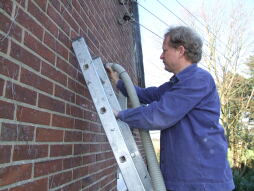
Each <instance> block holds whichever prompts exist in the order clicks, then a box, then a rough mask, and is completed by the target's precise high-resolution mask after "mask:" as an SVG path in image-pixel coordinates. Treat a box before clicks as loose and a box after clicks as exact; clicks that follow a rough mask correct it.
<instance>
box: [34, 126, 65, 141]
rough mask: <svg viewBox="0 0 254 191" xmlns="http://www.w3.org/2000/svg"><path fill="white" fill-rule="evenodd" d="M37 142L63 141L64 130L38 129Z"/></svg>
mask: <svg viewBox="0 0 254 191" xmlns="http://www.w3.org/2000/svg"><path fill="white" fill-rule="evenodd" d="M36 141H37V142H59V141H63V131H62V130H55V129H43V128H37V129H36Z"/></svg>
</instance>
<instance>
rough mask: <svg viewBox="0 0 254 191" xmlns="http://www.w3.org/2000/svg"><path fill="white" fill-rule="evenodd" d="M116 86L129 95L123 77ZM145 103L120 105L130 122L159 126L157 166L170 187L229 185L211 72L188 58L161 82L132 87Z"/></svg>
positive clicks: (194, 189) (214, 190)
mask: <svg viewBox="0 0 254 191" xmlns="http://www.w3.org/2000/svg"><path fill="white" fill-rule="evenodd" d="M117 88H118V89H119V90H121V92H122V93H123V94H125V95H127V92H126V90H125V87H124V84H123V82H122V81H121V80H119V81H118V83H117ZM135 88H136V92H137V95H138V97H139V100H140V102H141V103H143V104H148V105H146V106H140V107H138V108H132V109H127V110H123V111H120V112H119V114H118V118H119V119H120V120H122V121H124V122H126V123H127V124H128V125H129V126H130V127H132V128H140V129H146V130H161V138H160V149H161V151H160V167H161V171H162V174H163V177H164V181H165V184H166V188H167V189H169V190H174V191H230V190H232V189H233V188H234V182H233V178H232V172H231V169H230V167H229V163H228V160H227V148H228V145H227V141H226V138H225V134H224V129H223V127H222V126H221V125H220V124H219V118H220V100H219V96H218V93H217V89H216V85H215V82H214V80H213V78H212V76H211V74H210V73H208V72H207V71H205V70H203V69H201V68H199V67H198V66H197V64H192V65H190V66H189V67H187V68H185V69H184V70H183V71H181V72H179V73H178V74H176V75H174V76H173V77H172V78H171V79H170V81H169V82H166V83H164V84H162V85H161V86H159V87H150V88H139V87H135Z"/></svg>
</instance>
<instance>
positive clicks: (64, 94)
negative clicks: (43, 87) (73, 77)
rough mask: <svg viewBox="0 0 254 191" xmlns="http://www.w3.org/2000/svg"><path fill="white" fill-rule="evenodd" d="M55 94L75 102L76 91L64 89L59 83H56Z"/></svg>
mask: <svg viewBox="0 0 254 191" xmlns="http://www.w3.org/2000/svg"><path fill="white" fill-rule="evenodd" d="M55 96H56V97H59V98H61V99H64V100H66V101H69V102H72V103H74V102H75V93H73V92H71V91H69V90H67V89H64V88H62V87H60V86H58V85H55Z"/></svg>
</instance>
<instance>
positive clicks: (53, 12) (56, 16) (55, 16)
mask: <svg viewBox="0 0 254 191" xmlns="http://www.w3.org/2000/svg"><path fill="white" fill-rule="evenodd" d="M47 14H48V15H49V16H50V17H51V19H52V20H53V21H54V22H55V23H56V24H57V25H58V26H59V27H60V28H61V29H62V30H63V31H64V32H65V33H66V34H67V36H69V34H70V27H69V26H68V25H67V23H66V22H65V21H64V20H63V18H62V16H61V15H59V14H58V13H57V12H56V10H55V9H54V8H53V7H52V6H51V4H48V9H47Z"/></svg>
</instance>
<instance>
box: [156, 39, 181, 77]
mask: <svg viewBox="0 0 254 191" xmlns="http://www.w3.org/2000/svg"><path fill="white" fill-rule="evenodd" d="M169 39H170V37H169V36H168V37H167V38H166V39H164V41H163V45H162V53H161V56H160V59H161V60H162V61H163V63H164V66H165V70H167V71H168V72H173V73H174V72H175V71H176V69H177V65H178V60H179V59H178V58H179V51H178V50H177V49H175V48H173V47H170V46H169Z"/></svg>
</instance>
